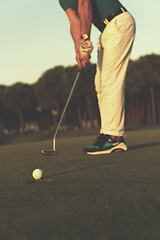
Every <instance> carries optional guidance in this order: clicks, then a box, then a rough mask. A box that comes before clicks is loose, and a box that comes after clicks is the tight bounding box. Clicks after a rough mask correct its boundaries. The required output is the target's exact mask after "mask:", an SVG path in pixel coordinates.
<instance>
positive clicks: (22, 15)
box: [0, 0, 160, 85]
mask: <svg viewBox="0 0 160 240" xmlns="http://www.w3.org/2000/svg"><path fill="white" fill-rule="evenodd" d="M121 3H122V4H124V6H125V7H126V8H127V9H128V10H129V11H130V12H131V13H132V15H133V16H134V18H135V20H136V29H137V31H136V39H135V43H134V47H133V51H132V56H131V59H133V60H135V59H138V58H139V57H140V56H144V55H147V54H152V53H155V54H160V48H159V41H160V33H159V31H158V29H159V22H160V21H159V12H158V11H159V9H160V2H159V0H153V1H152V2H148V3H147V4H146V1H144V0H141V1H140V2H137V3H135V2H133V1H131V0H122V1H121ZM145 5H146V6H145ZM0 6H1V15H0V33H1V54H0V65H1V68H0V85H11V84H14V83H16V82H23V83H28V84H31V83H34V82H36V81H37V80H38V79H39V77H40V76H41V75H42V74H43V73H44V72H45V71H46V70H48V69H50V68H53V67H55V66H58V65H63V66H69V65H75V64H76V61H75V53H74V45H73V40H72V38H71V36H70V33H69V22H68V19H67V17H66V14H65V12H64V11H63V10H62V9H61V7H60V6H59V2H58V0H56V1H55V0H54V1H53V0H52V1H51V0H45V2H44V1H42V0H34V1H32V2H29V1H22V0H12V2H10V1H9V0H6V1H2V2H1V3H0ZM155 6H156V7H155ZM153 13H154V14H153ZM98 36H99V32H98V30H96V29H95V27H92V33H91V39H92V42H93V44H94V51H93V54H92V59H91V62H92V63H96V58H97V39H98Z"/></svg>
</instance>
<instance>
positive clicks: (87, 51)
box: [79, 39, 93, 58]
mask: <svg viewBox="0 0 160 240" xmlns="http://www.w3.org/2000/svg"><path fill="white" fill-rule="evenodd" d="M79 51H80V54H81V57H85V58H86V56H88V55H89V56H90V55H91V53H92V51H93V45H92V42H91V40H90V39H87V40H85V39H82V40H81V42H80V49H79Z"/></svg>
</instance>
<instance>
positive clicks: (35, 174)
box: [32, 168, 43, 180]
mask: <svg viewBox="0 0 160 240" xmlns="http://www.w3.org/2000/svg"><path fill="white" fill-rule="evenodd" d="M42 175H43V171H42V170H41V169H38V168H37V169H35V170H34V171H33V172H32V176H33V178H34V179H36V180H37V179H41V178H42Z"/></svg>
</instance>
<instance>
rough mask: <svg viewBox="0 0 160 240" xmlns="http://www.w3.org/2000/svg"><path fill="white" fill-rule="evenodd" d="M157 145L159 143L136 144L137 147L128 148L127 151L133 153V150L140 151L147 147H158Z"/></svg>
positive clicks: (159, 143)
mask: <svg viewBox="0 0 160 240" xmlns="http://www.w3.org/2000/svg"><path fill="white" fill-rule="evenodd" d="M159 145H160V142H153V143H145V144H138V145H133V146H128V150H129V151H134V150H137V149H141V148H149V147H154V146H159Z"/></svg>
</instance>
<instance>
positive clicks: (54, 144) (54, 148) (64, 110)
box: [53, 71, 80, 152]
mask: <svg viewBox="0 0 160 240" xmlns="http://www.w3.org/2000/svg"><path fill="white" fill-rule="evenodd" d="M79 75H80V71H78V73H77V75H76V78H75V80H74V83H73V86H72V88H71V91H70V94H69V96H68V99H67V102H66V105H65V107H64V109H63V112H62V115H61V118H60V120H59V123H58V126H57V129H56V131H55V134H54V137H53V151H55V152H56V136H57V133H58V130H59V128H60V125H61V122H62V120H63V116H64V114H65V112H66V109H67V106H68V104H69V101H70V99H71V96H72V93H73V91H74V88H75V86H76V83H77V81H78V79H79Z"/></svg>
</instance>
